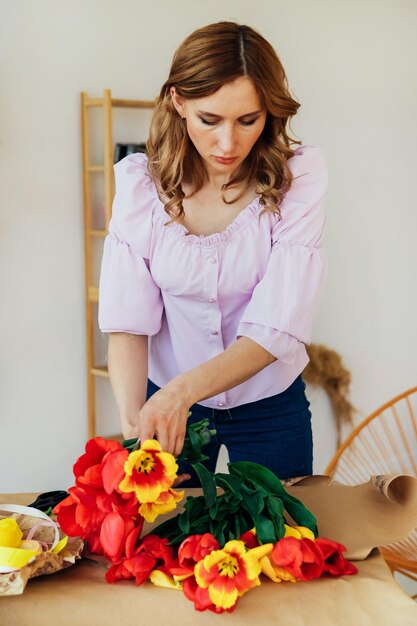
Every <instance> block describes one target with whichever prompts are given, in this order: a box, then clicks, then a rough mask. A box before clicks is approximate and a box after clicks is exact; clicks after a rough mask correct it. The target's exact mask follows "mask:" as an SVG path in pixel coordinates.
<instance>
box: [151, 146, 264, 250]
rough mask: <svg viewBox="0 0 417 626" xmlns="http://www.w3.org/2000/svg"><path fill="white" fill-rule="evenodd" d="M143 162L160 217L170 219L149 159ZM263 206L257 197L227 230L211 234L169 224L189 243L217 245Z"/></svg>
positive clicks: (256, 213) (176, 233)
mask: <svg viewBox="0 0 417 626" xmlns="http://www.w3.org/2000/svg"><path fill="white" fill-rule="evenodd" d="M141 157H142V158H143V157H146V155H143V154H141ZM143 164H144V166H145V171H146V177H147V183H148V185H147V186H148V188H149V189H150V190H152V192H153V196H154V200H155V206H156V208H157V213H158V218H159V219H160V220H163V221H168V220H169V216H168V214H167V213H166V211H165V208H164V203H163V202H162V201H161V199H160V198H159V195H158V190H157V188H156V185H155V182H154V180H153V178H152V176H151V173H150V172H149V170H148V164H147V159H146V158H144V159H143ZM261 209H262V206H261V204H260V197H259V196H258V197H256V198H254V199H253V200H252V202H250V204H248V206H246V207H245V208H243V209H242V210H241V211H240V212H239V213H238V215H237V216H236V217H235V219H234V220H233V221H232V222H231V223H230V224H229V225H228V226H227V228H225V230H223V231H221V232H217V233H212V234H211V235H195V234H193V233H189V232H188V231H187V229H186V227H185V226H184V225H183V224H181V223H180V222H172V223H171V224H169V225H168V226H167V228H168V229H169V232H172V233H175V235H177V236H179V237H182V238H183V240H184V241H185V242H187V243H189V244H192V245H197V246H207V247H209V246H215V245H218V244H220V243H223V242H225V241H228V240H229V239H231V237H233V235H235V234H236V233H237V232H238V231H239V230H241V228H243V226H245V225H246V224H247V223H248V222H249V221H250V220H251V219H252V218H254V217H255V216H256V215H258V214H259V213H260V211H261Z"/></svg>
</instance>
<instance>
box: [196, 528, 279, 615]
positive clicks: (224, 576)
mask: <svg viewBox="0 0 417 626" xmlns="http://www.w3.org/2000/svg"><path fill="white" fill-rule="evenodd" d="M271 549H272V544H265V545H263V546H258V547H257V548H253V549H252V550H246V548H245V544H244V543H243V541H238V540H232V541H228V542H227V543H226V544H225V546H224V548H222V549H221V550H213V551H212V552H211V553H210V554H208V555H207V556H206V557H204V559H202V560H201V561H199V562H198V563H197V565H196V566H195V570H194V572H195V579H196V582H197V585H198V586H199V587H202V588H203V589H208V593H209V597H210V600H211V602H212V603H213V604H214V605H215V606H216V607H219V608H222V609H229V608H231V607H232V606H234V605H235V604H236V602H237V600H238V598H239V597H240V596H242V595H243V594H244V593H246V591H249V589H251V588H252V587H255V586H256V585H260V580H259V574H260V572H261V565H260V559H261V558H262V557H263V556H265V555H266V554H267V553H268V552H270V551H271Z"/></svg>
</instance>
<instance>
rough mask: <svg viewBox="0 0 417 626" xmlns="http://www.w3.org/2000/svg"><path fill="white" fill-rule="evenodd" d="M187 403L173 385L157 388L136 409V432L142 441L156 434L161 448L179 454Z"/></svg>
mask: <svg viewBox="0 0 417 626" xmlns="http://www.w3.org/2000/svg"><path fill="white" fill-rule="evenodd" d="M189 408H190V407H189V403H188V402H187V401H186V399H185V398H184V396H183V394H182V393H181V392H180V390H179V389H177V388H176V387H175V386H173V385H171V383H170V384H168V385H167V386H166V387H162V389H160V390H159V391H157V392H156V393H155V394H154V395H153V396H151V397H150V398H149V400H148V401H147V402H146V403H145V404H144V405H143V407H142V409H141V410H140V412H139V420H138V436H139V437H140V439H141V441H145V440H146V439H153V438H154V437H156V439H157V440H158V442H159V444H160V445H161V448H162V449H163V450H164V451H165V452H170V453H171V454H173V455H174V456H178V455H179V454H180V452H181V450H182V448H183V445H184V437H185V430H186V424H187V416H188V410H189Z"/></svg>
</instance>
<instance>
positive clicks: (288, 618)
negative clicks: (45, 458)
mask: <svg viewBox="0 0 417 626" xmlns="http://www.w3.org/2000/svg"><path fill="white" fill-rule="evenodd" d="M286 488H287V489H288V491H289V492H290V493H291V494H292V495H294V496H295V497H297V498H299V499H300V500H302V501H303V502H304V504H305V505H306V506H307V507H308V508H310V509H311V511H312V512H313V513H314V514H315V515H316V517H317V519H318V526H319V531H320V536H322V537H329V538H330V539H333V540H335V541H339V542H340V543H343V544H344V545H345V546H346V547H347V549H348V552H347V557H348V558H349V559H351V560H355V565H356V566H357V567H358V569H359V573H358V574H357V575H355V576H345V577H341V578H328V577H323V578H320V579H317V580H313V581H310V582H298V583H295V584H294V583H280V584H276V583H273V582H271V581H269V580H267V579H263V581H262V584H261V586H260V587H257V588H256V589H253V590H252V591H250V592H249V593H247V594H245V596H244V597H243V598H241V600H240V601H239V604H238V606H237V608H236V610H235V612H234V613H231V614H224V615H215V614H213V613H211V612H209V611H206V612H205V613H199V612H197V611H196V610H195V609H194V606H193V604H192V603H191V602H189V601H188V600H187V599H186V598H185V597H184V596H183V594H182V593H181V592H180V591H173V590H167V589H161V588H158V587H154V586H153V585H152V584H151V583H145V584H144V585H142V586H140V587H136V586H135V584H134V583H133V582H131V581H124V582H119V583H116V584H114V585H109V584H108V583H107V582H106V581H105V578H104V574H105V571H106V567H107V565H106V562H105V561H104V560H103V559H102V558H97V559H95V560H94V561H92V560H86V559H82V560H81V561H79V562H78V563H76V564H75V565H73V566H72V567H70V568H68V569H67V570H63V571H61V572H58V573H56V574H53V575H51V576H41V577H39V578H35V579H33V580H30V581H29V583H28V585H27V587H26V589H25V591H24V593H23V595H21V596H13V597H2V598H0V626H45V624H59V626H95V625H100V626H118V625H120V626H122V625H123V626H130V625H132V626H133V625H135V626H141V625H143V626H145V625H146V624H151V625H152V626H162V625H164V626H165V625H172V626H188V625H190V626H191V625H192V626H199V625H204V624H211V625H212V624H214V622H215V621H216V620H218V621H219V623H220V621H222V623H224V622H226V621H227V624H228V626H237V625H241V626H244V625H248V626H249V625H250V624H254V623H256V624H259V625H262V626H352V625H355V626H362V625H363V626H397V625H398V626H416V625H417V606H416V604H415V603H414V602H413V601H412V600H411V599H410V598H409V597H408V596H406V594H405V593H404V592H403V590H402V589H401V587H399V585H398V584H397V583H396V582H395V580H394V579H393V578H392V576H391V573H390V571H389V569H388V567H387V565H386V564H385V562H384V560H383V559H382V557H381V556H380V555H379V553H378V552H377V551H373V549H374V548H375V547H376V546H380V545H384V544H387V543H392V542H393V541H398V540H400V539H402V538H404V537H406V536H407V535H408V534H409V533H410V532H411V531H412V530H413V528H414V527H415V526H417V479H416V478H413V477H408V476H388V477H387V476H384V477H381V476H380V477H373V478H371V479H370V481H369V482H368V483H366V484H363V485H358V486H356V487H350V486H346V485H341V484H338V483H332V482H331V481H330V479H329V478H327V477H324V476H311V477H307V478H303V479H297V480H295V481H293V484H292V485H291V486H287V487H286ZM187 493H188V494H189V495H191V494H192V495H195V494H198V493H200V490H195V489H190V490H188V492H187ZM31 500H33V494H8V495H7V494H6V495H2V496H0V503H3V504H4V503H19V504H27V503H28V502H30V501H31ZM147 530H148V531H149V528H148V529H147Z"/></svg>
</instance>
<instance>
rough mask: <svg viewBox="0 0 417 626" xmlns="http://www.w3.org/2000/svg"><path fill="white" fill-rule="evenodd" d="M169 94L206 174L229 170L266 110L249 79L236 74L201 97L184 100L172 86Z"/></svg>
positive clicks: (245, 149)
mask: <svg viewBox="0 0 417 626" xmlns="http://www.w3.org/2000/svg"><path fill="white" fill-rule="evenodd" d="M171 95H172V99H173V103H174V106H175V107H176V109H177V111H178V113H179V114H180V115H181V117H185V119H186V124H187V131H188V135H189V137H190V139H191V141H192V142H193V144H194V146H195V148H196V150H197V152H198V153H199V154H200V156H201V157H202V159H203V160H204V163H205V165H206V167H207V170H208V172H209V174H214V175H216V174H231V173H232V172H233V171H234V170H235V169H236V168H237V167H238V166H239V165H240V163H242V161H244V159H245V158H246V157H247V156H248V154H249V152H250V151H251V149H252V147H253V146H254V144H255V142H256V140H257V139H258V137H259V136H260V134H261V133H262V131H263V128H264V126H265V121H266V110H265V109H264V108H263V107H262V104H261V101H260V99H259V96H258V94H257V92H256V89H255V87H254V84H253V82H252V81H251V79H250V78H247V77H246V76H242V77H240V78H237V79H236V80H234V81H232V82H230V83H226V84H225V85H223V86H222V87H221V88H220V89H219V90H218V91H216V92H215V93H214V94H212V95H211V96H207V97H205V98H196V99H193V100H186V99H184V98H181V97H180V96H178V95H177V94H176V93H175V91H174V90H173V89H172V90H171Z"/></svg>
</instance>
